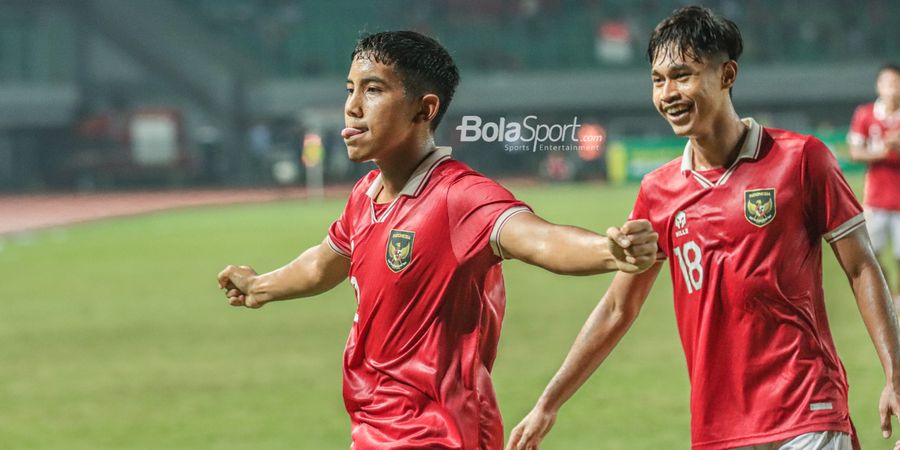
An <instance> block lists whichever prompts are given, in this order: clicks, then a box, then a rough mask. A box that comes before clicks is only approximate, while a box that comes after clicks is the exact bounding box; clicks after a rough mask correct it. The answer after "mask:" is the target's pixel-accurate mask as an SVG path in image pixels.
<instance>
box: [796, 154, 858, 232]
mask: <svg viewBox="0 0 900 450" xmlns="http://www.w3.org/2000/svg"><path fill="white" fill-rule="evenodd" d="M803 155H804V161H805V167H804V174H805V177H806V179H805V180H804V185H805V190H806V192H807V198H806V209H807V215H808V217H810V219H811V227H812V230H813V231H814V232H815V233H816V234H818V235H821V236H822V237H823V238H824V239H825V240H826V241H827V242H828V243H829V244H830V243H832V242H835V241H837V240H840V239H842V238H844V237H846V236H847V235H849V234H850V233H852V232H853V231H854V230H856V229H857V228H859V227H860V226H863V225H864V224H865V219H864V218H863V214H862V206H860V204H859V201H858V200H857V199H856V195H854V194H853V190H852V189H851V188H850V186H849V185H848V184H847V180H845V179H844V175H843V174H842V173H841V169H840V166H838V162H837V159H835V157H834V155H833V154H832V153H831V150H829V149H828V147H826V146H825V144H823V143H822V142H821V141H819V140H818V139H816V138H810V139H809V141H807V143H806V145H805V148H804V149H803Z"/></svg>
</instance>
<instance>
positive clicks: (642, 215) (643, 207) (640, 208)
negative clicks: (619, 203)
mask: <svg viewBox="0 0 900 450" xmlns="http://www.w3.org/2000/svg"><path fill="white" fill-rule="evenodd" d="M638 219H646V220H650V215H649V214H648V213H647V203H646V201H645V200H644V185H643V183H642V184H641V188H640V190H638V195H637V199H635V200H634V207H633V208H631V214H628V220H638Z"/></svg>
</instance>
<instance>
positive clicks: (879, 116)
mask: <svg viewBox="0 0 900 450" xmlns="http://www.w3.org/2000/svg"><path fill="white" fill-rule="evenodd" d="M872 115H873V116H875V119H876V120H879V121H881V122H885V121H887V120H888V119H894V120H900V109H897V110H895V111H894V112H893V113H892V114H891V115H890V117H889V116H888V113H887V106H885V105H884V102H883V101H881V99H877V100H875V104H874V105H873V106H872Z"/></svg>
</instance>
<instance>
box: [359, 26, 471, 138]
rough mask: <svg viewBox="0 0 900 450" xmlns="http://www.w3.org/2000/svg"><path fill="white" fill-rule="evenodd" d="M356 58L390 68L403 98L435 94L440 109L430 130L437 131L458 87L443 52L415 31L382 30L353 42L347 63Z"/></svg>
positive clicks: (450, 62)
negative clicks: (397, 79) (403, 94)
mask: <svg viewBox="0 0 900 450" xmlns="http://www.w3.org/2000/svg"><path fill="white" fill-rule="evenodd" d="M357 58H365V59H369V60H372V61H375V62H378V63H381V64H386V65H392V66H394V70H396V71H397V73H398V74H399V75H400V79H401V80H403V88H404V93H405V94H406V95H407V96H413V97H418V96H420V95H423V94H425V93H427V92H431V93H434V94H436V95H437V96H438V98H439V99H440V106H439V107H438V113H437V115H436V116H435V117H434V120H433V121H432V122H431V130H432V131H434V130H435V129H436V128H437V126H438V124H439V123H440V122H441V118H443V117H444V113H445V112H447V107H448V106H450V101H451V100H452V99H453V94H454V93H455V92H456V86H457V85H459V70H458V69H457V68H456V64H454V62H453V58H451V57H450V53H448V52H447V49H445V48H444V47H443V46H441V44H440V43H438V42H437V41H436V40H434V39H432V38H430V37H428V36H425V35H423V34H421V33H416V32H415V31H385V32H381V33H375V34H370V35H366V36H363V37H362V38H361V39H360V40H359V42H357V43H356V48H354V49H353V54H352V55H351V56H350V61H351V62H353V61H355V60H356V59H357Z"/></svg>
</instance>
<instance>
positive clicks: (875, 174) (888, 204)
mask: <svg viewBox="0 0 900 450" xmlns="http://www.w3.org/2000/svg"><path fill="white" fill-rule="evenodd" d="M891 133H900V110H898V111H894V113H893V114H890V115H888V113H887V111H886V109H885V106H884V104H883V103H881V102H880V101H876V102H875V103H869V104H865V105H862V106H860V107H859V108H856V111H855V112H854V113H853V120H852V121H851V122H850V132H849V133H848V134H847V142H848V143H849V144H850V145H859V146H862V147H864V148H866V149H867V150H868V151H870V152H872V153H876V154H880V153H885V152H887V154H886V156H885V158H884V159H883V160H881V161H874V162H871V163H869V168H868V170H867V171H866V191H865V198H864V199H863V203H865V205H866V207H868V208H876V209H887V210H890V211H900V148H894V149H889V148H887V147H886V146H885V143H884V139H885V138H886V137H887V136H888V135H889V134H891Z"/></svg>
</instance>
